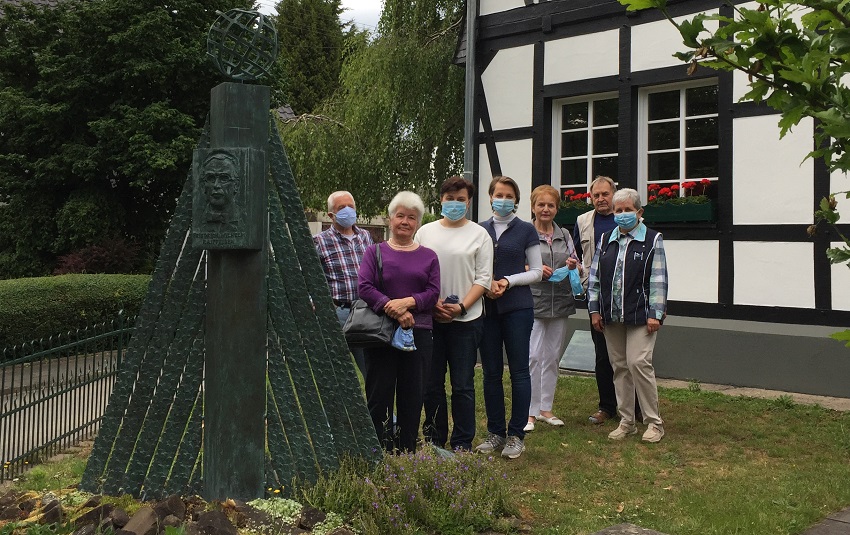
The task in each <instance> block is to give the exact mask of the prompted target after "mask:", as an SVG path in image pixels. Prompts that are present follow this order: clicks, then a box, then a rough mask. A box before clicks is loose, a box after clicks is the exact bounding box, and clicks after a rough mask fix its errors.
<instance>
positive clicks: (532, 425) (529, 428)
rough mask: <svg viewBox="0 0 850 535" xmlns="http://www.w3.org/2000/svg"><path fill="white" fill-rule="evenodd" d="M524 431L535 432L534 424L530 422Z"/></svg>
mask: <svg viewBox="0 0 850 535" xmlns="http://www.w3.org/2000/svg"><path fill="white" fill-rule="evenodd" d="M522 430H523V431H525V432H526V433H528V432H529V431H534V422H528V423H527V424H525V427H523V428H522Z"/></svg>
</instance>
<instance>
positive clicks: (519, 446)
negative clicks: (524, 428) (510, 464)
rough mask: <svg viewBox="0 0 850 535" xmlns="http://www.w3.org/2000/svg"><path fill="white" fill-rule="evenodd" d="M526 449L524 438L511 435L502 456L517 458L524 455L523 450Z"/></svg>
mask: <svg viewBox="0 0 850 535" xmlns="http://www.w3.org/2000/svg"><path fill="white" fill-rule="evenodd" d="M524 451H525V443H523V441H522V439H521V438H519V437H516V436H513V435H511V436H509V437H508V443H507V444H506V445H505V449H503V450H502V457H507V458H508V459H516V458H517V457H519V456H520V455H522V452H524Z"/></svg>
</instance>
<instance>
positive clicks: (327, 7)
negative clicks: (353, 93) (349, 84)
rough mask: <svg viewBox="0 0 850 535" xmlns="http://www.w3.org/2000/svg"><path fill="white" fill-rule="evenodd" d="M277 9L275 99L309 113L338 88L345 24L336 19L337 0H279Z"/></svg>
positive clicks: (300, 111)
mask: <svg viewBox="0 0 850 535" xmlns="http://www.w3.org/2000/svg"><path fill="white" fill-rule="evenodd" d="M277 12H278V16H277V18H276V26H277V35H278V41H279V43H280V58H279V59H278V68H279V74H278V77H279V79H280V91H281V95H280V96H279V97H278V100H280V101H281V103H282V104H289V105H290V106H292V109H293V110H294V111H295V112H296V113H312V112H313V111H314V110H315V109H316V108H317V107H318V106H319V104H321V103H322V101H324V100H325V99H327V98H328V97H329V96H331V95H332V94H333V93H334V91H336V89H337V87H339V72H340V68H341V67H342V49H343V45H344V43H345V28H346V26H348V24H343V23H342V22H341V21H340V15H341V13H342V6H341V3H340V0H281V1H280V2H279V3H278V4H277Z"/></svg>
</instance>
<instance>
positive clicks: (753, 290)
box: [734, 242, 846, 308]
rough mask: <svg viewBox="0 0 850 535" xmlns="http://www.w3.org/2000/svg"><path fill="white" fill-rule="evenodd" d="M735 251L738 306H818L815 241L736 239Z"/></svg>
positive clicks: (736, 301)
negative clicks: (753, 240)
mask: <svg viewBox="0 0 850 535" xmlns="http://www.w3.org/2000/svg"><path fill="white" fill-rule="evenodd" d="M734 250H735V298H734V299H735V304H736V305H761V306H784V307H797V308H814V306H815V278H814V277H815V275H814V264H813V263H812V255H813V254H814V246H813V245H812V244H811V243H789V242H735V249H734ZM845 269H846V268H845Z"/></svg>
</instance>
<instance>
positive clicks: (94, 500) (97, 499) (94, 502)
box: [82, 494, 103, 507]
mask: <svg viewBox="0 0 850 535" xmlns="http://www.w3.org/2000/svg"><path fill="white" fill-rule="evenodd" d="M102 501H103V496H100V495H99V494H95V495H94V496H92V497H91V498H89V499H88V500H87V501H86V503H84V504H83V505H82V507H97V506H98V505H100V503H101V502H102Z"/></svg>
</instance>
